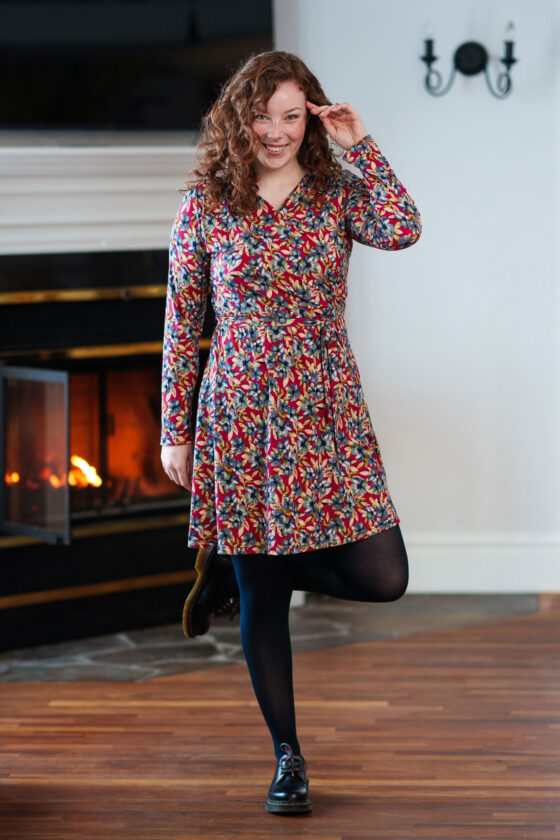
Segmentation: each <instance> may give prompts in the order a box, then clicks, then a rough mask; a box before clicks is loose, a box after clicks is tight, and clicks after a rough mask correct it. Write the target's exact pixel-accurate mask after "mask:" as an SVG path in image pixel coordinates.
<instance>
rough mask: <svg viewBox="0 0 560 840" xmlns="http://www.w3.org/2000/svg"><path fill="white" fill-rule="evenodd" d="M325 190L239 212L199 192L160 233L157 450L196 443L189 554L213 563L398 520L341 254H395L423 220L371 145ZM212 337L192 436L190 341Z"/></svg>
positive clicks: (305, 545) (317, 544)
mask: <svg viewBox="0 0 560 840" xmlns="http://www.w3.org/2000/svg"><path fill="white" fill-rule="evenodd" d="M343 159H345V160H346V161H348V162H349V163H352V164H354V165H355V166H356V167H358V168H359V170H360V171H361V175H362V177H360V176H359V175H356V174H354V173H353V172H351V171H350V170H349V169H347V168H344V169H343V170H342V172H341V173H340V175H337V176H335V177H333V178H332V179H331V181H330V182H329V185H328V187H327V189H326V190H324V191H323V192H317V191H315V190H314V189H313V178H312V173H309V172H308V173H306V174H305V175H304V176H303V178H302V179H301V180H300V181H299V183H298V184H297V186H296V187H295V188H294V189H293V190H292V192H291V193H290V194H289V195H288V197H287V198H286V199H285V201H284V202H283V204H282V206H281V207H280V208H279V209H278V210H275V209H274V208H273V207H272V205H271V204H269V203H268V202H267V201H266V200H265V199H264V198H262V197H260V196H259V199H258V205H257V207H256V209H255V210H254V211H253V213H252V214H249V215H246V216H239V215H236V214H234V213H233V212H232V211H231V210H230V208H229V206H228V204H227V202H226V201H225V200H224V201H222V203H221V204H220V205H219V207H218V208H217V209H216V210H214V212H212V213H211V212H208V211H207V210H206V209H205V205H204V196H203V189H202V185H200V184H199V185H198V186H196V187H193V188H191V189H189V190H187V192H186V193H185V196H184V198H183V200H182V202H181V205H180V207H179V210H178V212H177V216H176V219H175V222H174V225H173V229H172V232H171V241H170V250H169V280H168V287H167V300H166V315H165V328H164V347H163V365H162V433H161V444H166V445H177V444H183V443H186V442H188V441H191V440H194V458H193V478H192V493H191V506H190V522H189V529H188V538H187V544H188V546H190V547H198V548H202V547H204V546H205V545H208V543H216V544H217V551H218V552H219V553H221V554H255V553H258V554H296V553H300V552H306V551H310V550H313V549H318V548H326V547H328V546H335V545H342V544H344V543H348V542H353V541H355V540H359V539H362V538H364V537H367V536H369V535H371V534H375V533H378V532H379V531H383V530H385V529H386V528H390V527H392V526H393V525H396V524H397V523H398V522H399V521H400V520H399V518H398V516H397V513H396V510H395V507H394V505H393V502H392V500H391V497H390V495H389V489H388V485H387V479H386V475H385V470H384V467H383V463H382V460H381V454H380V450H379V445H378V442H377V438H376V436H375V433H374V430H373V428H372V423H371V419H370V415H369V412H368V407H367V404H366V401H365V399H364V393H363V390H362V385H361V382H360V375H359V372H358V367H357V364H356V360H355V358H354V354H353V352H352V349H351V347H350V344H349V341H348V335H347V331H346V323H345V320H344V310H345V300H346V292H347V285H346V276H347V271H348V261H349V258H350V253H351V251H352V246H353V242H354V241H356V242H360V243H362V244H364V245H369V246H373V247H374V248H382V249H384V250H391V251H393V250H398V249H402V248H408V247H410V246H411V245H413V244H414V243H415V242H416V241H417V239H418V237H419V236H420V233H421V230H422V227H421V221H420V214H419V212H418V210H417V208H416V207H415V205H414V202H413V201H412V199H411V198H410V196H409V195H408V193H407V192H406V190H405V188H404V186H403V185H402V184H401V183H400V181H399V180H398V179H397V177H396V175H395V173H394V172H393V170H392V169H391V167H390V166H389V163H388V162H387V160H386V158H385V157H384V156H383V155H382V154H381V152H380V151H379V148H378V146H377V144H376V143H375V141H374V139H373V137H372V136H371V135H369V134H368V135H367V136H366V137H364V138H363V139H362V140H360V141H359V142H358V143H356V144H355V145H353V146H352V147H351V148H349V149H347V150H346V151H345V153H344V155H343ZM210 294H211V295H212V298H211V299H212V305H213V308H214V312H215V315H216V328H215V330H214V333H213V335H212V341H211V346H210V353H209V357H208V360H207V363H206V366H205V369H204V373H203V377H202V381H201V384H200V390H199V397H198V411H197V416H196V423H195V427H194V435H193V425H192V417H191V411H192V396H193V391H194V387H195V384H196V382H197V378H198V369H199V340H200V335H201V332H202V326H203V322H204V315H205V312H206V305H207V299H208V296H209V295H210Z"/></svg>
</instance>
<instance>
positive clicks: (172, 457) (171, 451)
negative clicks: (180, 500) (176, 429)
mask: <svg viewBox="0 0 560 840" xmlns="http://www.w3.org/2000/svg"><path fill="white" fill-rule="evenodd" d="M193 449H194V446H193V443H192V441H191V442H190V443H181V444H178V445H177V446H166V445H164V446H162V447H161V463H162V464H163V469H164V471H165V474H166V475H167V476H168V477H169V478H170V479H171V481H174V482H175V484H180V485H181V487H184V488H185V490H192V471H193Z"/></svg>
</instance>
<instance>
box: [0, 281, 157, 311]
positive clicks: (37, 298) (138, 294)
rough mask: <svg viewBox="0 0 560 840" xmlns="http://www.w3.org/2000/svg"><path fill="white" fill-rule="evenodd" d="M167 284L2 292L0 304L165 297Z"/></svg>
mask: <svg viewBox="0 0 560 840" xmlns="http://www.w3.org/2000/svg"><path fill="white" fill-rule="evenodd" d="M166 291H167V286H166V285H165V284H164V283H157V284H153V285H150V286H111V287H110V288H106V289H35V290H32V291H23V292H21V291H20V292H0V305H4V306H5V305H6V304H22V303H76V302H79V301H84V300H86V301H87V300H115V299H118V298H120V299H122V300H130V299H131V298H161V297H165V295H166Z"/></svg>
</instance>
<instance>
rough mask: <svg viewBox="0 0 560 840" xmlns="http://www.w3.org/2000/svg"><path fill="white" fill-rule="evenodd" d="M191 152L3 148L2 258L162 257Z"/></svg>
mask: <svg viewBox="0 0 560 840" xmlns="http://www.w3.org/2000/svg"><path fill="white" fill-rule="evenodd" d="M195 162H196V161H195V157H194V147H193V146H188V147H186V146H154V147H145V146H141V147H138V146H106V147H51V146H43V147H34V146H28V147H21V148H12V147H0V254H33V253H35V254H38V253H62V252H79V251H127V250H136V249H151V248H161V249H165V250H167V248H168V245H169V234H170V232H171V225H172V223H173V218H174V216H175V213H176V211H177V207H178V204H179V201H180V199H181V193H180V192H178V190H179V189H181V188H182V186H183V184H184V180H185V176H186V174H187V172H188V171H189V170H190V169H191V168H192V167H193V166H194V165H195Z"/></svg>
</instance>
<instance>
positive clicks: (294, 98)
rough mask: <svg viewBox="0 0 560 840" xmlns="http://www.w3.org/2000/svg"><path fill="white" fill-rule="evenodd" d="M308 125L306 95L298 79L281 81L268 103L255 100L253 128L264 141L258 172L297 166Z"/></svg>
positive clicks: (260, 147) (261, 142)
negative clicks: (299, 150) (298, 83)
mask: <svg viewBox="0 0 560 840" xmlns="http://www.w3.org/2000/svg"><path fill="white" fill-rule="evenodd" d="M306 125H307V107H306V105H305V94H304V92H303V91H302V90H301V88H299V87H298V85H297V83H296V82H294V81H286V82H279V83H278V86H277V88H276V90H275V91H274V93H273V94H272V96H271V97H270V99H269V100H268V102H267V103H266V106H263V104H262V102H258V101H257V102H256V103H255V107H254V109H253V122H252V124H251V127H252V129H253V131H254V132H255V134H256V135H257V137H258V138H259V140H260V146H259V150H258V153H257V160H256V161H255V168H256V170H257V175H259V174H264V173H265V172H271V171H273V170H276V171H279V170H284V171H287V170H290V169H292V168H294V164H296V162H297V153H298V149H299V147H300V146H301V144H302V141H303V138H304V135H305V127H306Z"/></svg>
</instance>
